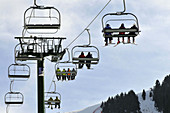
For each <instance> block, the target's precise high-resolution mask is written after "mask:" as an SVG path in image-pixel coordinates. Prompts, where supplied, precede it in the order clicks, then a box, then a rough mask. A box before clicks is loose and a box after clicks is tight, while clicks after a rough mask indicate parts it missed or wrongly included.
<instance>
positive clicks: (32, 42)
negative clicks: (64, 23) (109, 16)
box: [15, 0, 66, 113]
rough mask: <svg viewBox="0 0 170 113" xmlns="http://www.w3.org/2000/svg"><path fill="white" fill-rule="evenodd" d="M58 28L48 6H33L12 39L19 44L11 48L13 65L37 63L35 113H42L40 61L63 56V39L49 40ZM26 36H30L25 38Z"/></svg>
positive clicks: (56, 15) (54, 11) (57, 20)
mask: <svg viewBox="0 0 170 113" xmlns="http://www.w3.org/2000/svg"><path fill="white" fill-rule="evenodd" d="M60 26H61V15H60V12H59V11H58V10H57V9H56V8H55V7H52V6H39V5H37V4H36V0H34V5H33V6H31V7H29V8H28V9H27V10H26V11H25V12H24V28H23V30H22V36H21V37H15V39H18V40H19V44H17V45H16V47H15V62H20V61H30V60H33V61H36V62H37V98H38V113H45V100H44V60H45V57H48V58H49V57H50V58H49V59H50V60H51V62H58V61H59V60H61V59H62V57H63V55H64V54H65V49H62V44H61V43H62V40H64V39H66V38H65V37H56V36H54V37H53V34H56V33H57V32H58V30H59V29H60ZM27 34H29V35H30V36H26V35H27Z"/></svg>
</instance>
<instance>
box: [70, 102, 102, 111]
mask: <svg viewBox="0 0 170 113" xmlns="http://www.w3.org/2000/svg"><path fill="white" fill-rule="evenodd" d="M100 105H101V104H97V105H94V106H90V107H88V108H85V109H83V110H79V111H74V112H68V113H101V110H102V109H101V108H100Z"/></svg>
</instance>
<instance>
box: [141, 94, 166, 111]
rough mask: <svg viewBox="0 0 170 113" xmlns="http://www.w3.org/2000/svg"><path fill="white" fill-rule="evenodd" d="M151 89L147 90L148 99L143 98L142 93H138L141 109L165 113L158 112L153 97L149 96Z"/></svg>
mask: <svg viewBox="0 0 170 113" xmlns="http://www.w3.org/2000/svg"><path fill="white" fill-rule="evenodd" d="M149 93H150V91H146V99H145V100H143V98H142V93H139V94H138V100H139V102H140V109H141V112H142V113H163V112H158V111H157V109H156V108H155V106H154V104H155V102H154V101H152V97H149Z"/></svg>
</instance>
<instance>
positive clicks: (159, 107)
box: [69, 75, 170, 113]
mask: <svg viewBox="0 0 170 113" xmlns="http://www.w3.org/2000/svg"><path fill="white" fill-rule="evenodd" d="M169 105H170V75H167V76H166V77H165V79H164V80H163V82H162V84H160V82H159V80H156V82H155V86H154V87H153V88H150V90H148V91H146V92H145V90H143V92H142V93H139V94H137V95H136V94H135V93H134V91H133V90H131V91H129V92H128V93H127V94H126V93H125V94H123V93H121V94H120V95H116V96H115V97H109V98H108V100H107V101H106V102H102V103H101V104H98V105H94V106H91V107H88V108H85V109H83V110H79V111H75V112H69V113H101V112H102V113H170V107H169ZM100 106H102V108H100Z"/></svg>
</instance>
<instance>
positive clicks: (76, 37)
mask: <svg viewBox="0 0 170 113" xmlns="http://www.w3.org/2000/svg"><path fill="white" fill-rule="evenodd" d="M110 2H111V0H109V2H107V4H106V5H105V6H104V7H103V8H102V10H101V11H100V12H99V13H98V14H97V15H96V16H95V18H94V19H93V20H92V21H91V22H90V23H89V24H88V25H87V27H86V28H85V29H84V30H83V31H82V32H81V33H80V34H79V35H78V36H77V37H76V38H75V39H74V40H73V41H72V42H71V43H70V44H69V45H68V46H67V47H66V48H68V47H69V46H70V45H71V44H72V43H74V42H75V41H76V40H77V39H78V38H79V37H80V36H81V35H82V34H83V33H84V31H85V30H86V29H88V27H89V26H90V25H91V24H92V23H93V22H94V21H95V20H96V18H97V17H98V16H99V15H100V14H101V13H102V11H103V10H104V9H105V8H106V6H107V5H108V4H109V3H110Z"/></svg>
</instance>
